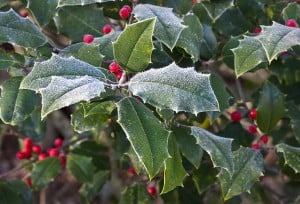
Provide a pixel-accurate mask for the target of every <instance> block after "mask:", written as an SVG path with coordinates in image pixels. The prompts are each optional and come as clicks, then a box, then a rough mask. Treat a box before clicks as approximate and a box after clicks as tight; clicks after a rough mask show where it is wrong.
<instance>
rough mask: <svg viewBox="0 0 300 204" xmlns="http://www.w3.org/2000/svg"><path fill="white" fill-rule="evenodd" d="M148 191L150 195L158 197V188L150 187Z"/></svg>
mask: <svg viewBox="0 0 300 204" xmlns="http://www.w3.org/2000/svg"><path fill="white" fill-rule="evenodd" d="M147 191H148V193H149V194H150V195H152V196H155V195H156V188H155V187H154V186H149V187H148V188H147Z"/></svg>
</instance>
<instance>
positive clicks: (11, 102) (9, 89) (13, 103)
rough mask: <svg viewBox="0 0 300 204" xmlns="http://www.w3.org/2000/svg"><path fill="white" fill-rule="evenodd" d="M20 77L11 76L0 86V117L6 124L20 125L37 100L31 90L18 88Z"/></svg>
mask: <svg viewBox="0 0 300 204" xmlns="http://www.w3.org/2000/svg"><path fill="white" fill-rule="evenodd" d="M22 79H23V78H22V77H12V78H10V79H8V80H7V81H5V82H4V83H3V84H2V85H1V87H0V90H1V96H0V119H1V120H2V121H3V122H4V123H6V124H10V125H20V124H21V123H22V122H23V121H24V120H25V119H26V118H28V117H29V116H30V114H31V113H32V111H33V109H34V106H35V105H36V104H37V102H38V97H37V96H36V94H35V93H34V92H33V91H30V90H22V89H19V88H20V84H21V81H22Z"/></svg>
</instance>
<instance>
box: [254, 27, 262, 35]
mask: <svg viewBox="0 0 300 204" xmlns="http://www.w3.org/2000/svg"><path fill="white" fill-rule="evenodd" d="M252 33H254V34H259V33H261V28H260V27H256V28H254V29H253V31H252Z"/></svg>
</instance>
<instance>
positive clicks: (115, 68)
mask: <svg viewBox="0 0 300 204" xmlns="http://www.w3.org/2000/svg"><path fill="white" fill-rule="evenodd" d="M108 69H109V71H110V72H111V73H113V74H117V73H120V72H122V70H121V67H120V65H119V64H118V63H117V62H112V63H110V65H109V67H108Z"/></svg>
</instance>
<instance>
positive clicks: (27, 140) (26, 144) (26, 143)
mask: <svg viewBox="0 0 300 204" xmlns="http://www.w3.org/2000/svg"><path fill="white" fill-rule="evenodd" d="M32 144H33V142H32V139H31V138H29V137H27V138H25V139H24V149H31V148H32Z"/></svg>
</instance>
